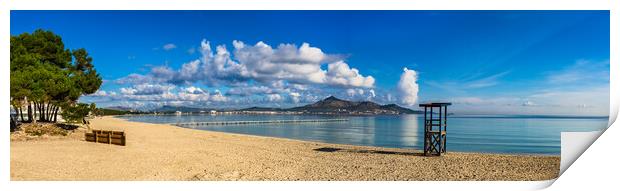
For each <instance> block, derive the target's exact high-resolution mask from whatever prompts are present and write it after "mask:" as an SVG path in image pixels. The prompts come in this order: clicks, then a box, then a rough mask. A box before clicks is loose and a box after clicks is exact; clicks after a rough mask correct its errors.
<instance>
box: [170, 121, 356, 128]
mask: <svg viewBox="0 0 620 191" xmlns="http://www.w3.org/2000/svg"><path fill="white" fill-rule="evenodd" d="M342 121H349V119H301V120H263V121H206V122H190V123H173V124H172V125H176V126H180V127H193V126H210V125H249V124H268V123H325V122H342Z"/></svg>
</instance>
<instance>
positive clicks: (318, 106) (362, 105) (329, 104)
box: [108, 96, 423, 115]
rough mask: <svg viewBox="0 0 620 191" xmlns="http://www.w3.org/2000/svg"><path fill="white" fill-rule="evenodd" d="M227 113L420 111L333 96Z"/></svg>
mask: <svg viewBox="0 0 620 191" xmlns="http://www.w3.org/2000/svg"><path fill="white" fill-rule="evenodd" d="M108 109H112V110H119V111H131V109H130V108H124V107H122V106H116V107H109V108H108ZM211 110H217V111H222V110H221V109H209V108H194V107H185V106H169V105H166V106H162V107H160V108H157V109H153V110H151V111H150V112H158V113H174V112H176V111H180V112H183V113H188V112H192V113H198V112H201V111H206V112H209V111H211ZM228 111H251V112H259V111H275V112H287V111H291V112H304V113H336V114H364V115H366V114H370V115H372V114H420V113H423V112H422V111H418V110H412V109H409V108H405V107H401V106H399V105H396V104H386V105H381V104H378V103H375V102H372V101H347V100H342V99H338V98H336V97H334V96H330V97H327V98H325V99H323V100H321V101H318V102H316V103H312V104H308V105H304V106H300V107H293V108H288V109H283V108H272V107H250V108H245V109H239V110H228Z"/></svg>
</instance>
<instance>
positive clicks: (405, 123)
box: [118, 114, 608, 155]
mask: <svg viewBox="0 0 620 191" xmlns="http://www.w3.org/2000/svg"><path fill="white" fill-rule="evenodd" d="M118 117H119V118H124V119H127V120H129V121H136V122H147V123H163V124H172V125H179V126H181V127H184V128H193V129H201V130H208V131H218V132H226V133H238V134H248V135H258V136H267V137H279V138H288V139H296V140H304V141H316V142H324V143H336V144H349V145H361V146H377V147H388V148H405V149H418V150H421V149H422V148H423V132H424V128H423V121H424V117H423V115H379V116H330V115H209V114H195V115H132V116H118ZM323 119H346V120H344V121H328V122H302V123H262V124H257V123H249V124H235V125H213V124H207V125H199V124H196V125H191V126H187V125H183V124H187V123H198V122H221V121H274V120H323ZM607 122H608V117H607V116H605V117H585V116H533V115H532V116H529V115H450V116H449V117H448V119H447V124H448V125H447V141H446V142H447V145H446V149H447V151H448V152H450V151H458V152H479V153H503V154H539V155H559V154H560V133H561V132H584V131H598V130H604V129H606V128H607Z"/></svg>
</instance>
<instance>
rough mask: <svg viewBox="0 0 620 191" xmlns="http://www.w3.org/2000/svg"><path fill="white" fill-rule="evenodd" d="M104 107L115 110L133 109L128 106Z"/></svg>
mask: <svg viewBox="0 0 620 191" xmlns="http://www.w3.org/2000/svg"><path fill="white" fill-rule="evenodd" d="M104 109H110V110H116V111H132V110H134V109H132V108H130V107H123V106H112V107H106V108H104Z"/></svg>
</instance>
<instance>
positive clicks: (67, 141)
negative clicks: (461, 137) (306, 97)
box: [11, 116, 560, 180]
mask: <svg viewBox="0 0 620 191" xmlns="http://www.w3.org/2000/svg"><path fill="white" fill-rule="evenodd" d="M91 128H93V129H104V130H123V131H125V132H126V133H127V146H125V147H122V146H115V145H106V144H100V143H90V142H86V141H84V138H83V135H82V136H68V137H67V138H62V139H50V140H46V139H44V140H28V141H11V180H549V179H553V178H556V177H557V176H558V173H559V161H560V160H559V159H560V158H559V156H557V155H550V156H549V155H531V154H528V155H514V154H495V153H469V152H448V153H447V154H445V155H443V156H441V157H423V156H420V152H421V151H419V150H412V149H398V148H383V147H371V146H355V145H343V144H330V143H321V142H313V141H304V140H294V139H287V138H278V137H264V136H257V135H247V134H234V133H224V132H216V131H208V130H199V129H191V128H184V127H179V126H175V125H170V124H154V123H143V122H133V121H129V120H127V119H123V118H117V117H115V116H105V117H98V118H95V119H93V120H91ZM76 133H78V134H79V133H83V132H80V131H77V132H76ZM33 156H37V157H33Z"/></svg>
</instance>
